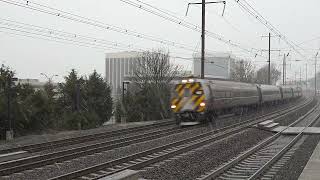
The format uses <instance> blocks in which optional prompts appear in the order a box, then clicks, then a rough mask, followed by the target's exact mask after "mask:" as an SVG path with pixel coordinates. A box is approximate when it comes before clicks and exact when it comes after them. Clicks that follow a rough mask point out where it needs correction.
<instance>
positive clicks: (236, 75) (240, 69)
mask: <svg viewBox="0 0 320 180" xmlns="http://www.w3.org/2000/svg"><path fill="white" fill-rule="evenodd" d="M253 78H254V66H253V65H252V63H251V62H250V61H244V60H240V61H237V62H235V65H234V66H233V68H232V69H231V79H232V80H234V81H240V82H248V83H251V82H253V81H254V79H253Z"/></svg>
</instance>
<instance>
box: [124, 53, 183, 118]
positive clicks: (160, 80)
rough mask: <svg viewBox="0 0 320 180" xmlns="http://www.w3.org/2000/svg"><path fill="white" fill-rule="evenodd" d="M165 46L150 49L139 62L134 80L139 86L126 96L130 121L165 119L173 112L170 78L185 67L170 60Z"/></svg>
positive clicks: (125, 112) (125, 106)
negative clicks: (163, 47)
mask: <svg viewBox="0 0 320 180" xmlns="http://www.w3.org/2000/svg"><path fill="white" fill-rule="evenodd" d="M169 57H170V56H169V53H168V52H165V51H163V50H157V51H147V52H144V53H142V54H141V57H140V58H139V60H138V61H137V62H136V64H135V71H134V75H133V77H132V83H133V84H134V86H135V87H136V88H135V90H134V91H131V92H128V93H127V95H126V96H125V99H123V100H122V102H124V103H123V105H122V108H121V109H122V110H123V111H124V113H123V114H126V116H127V118H128V121H132V120H135V121H139V120H140V121H141V120H142V121H145V120H151V119H154V120H156V119H162V118H167V117H169V116H170V82H171V81H172V80H173V79H174V78H175V77H176V76H177V75H178V73H179V71H180V70H181V68H180V67H179V66H176V65H172V64H170V62H169Z"/></svg>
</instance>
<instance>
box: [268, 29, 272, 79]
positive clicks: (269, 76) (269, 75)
mask: <svg viewBox="0 0 320 180" xmlns="http://www.w3.org/2000/svg"><path fill="white" fill-rule="evenodd" d="M270 56H271V34H270V33H269V60H268V62H269V68H268V84H271V73H270V72H271V70H270Z"/></svg>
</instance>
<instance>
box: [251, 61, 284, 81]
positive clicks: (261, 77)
mask: <svg viewBox="0 0 320 180" xmlns="http://www.w3.org/2000/svg"><path fill="white" fill-rule="evenodd" d="M268 69H269V68H268V65H265V66H263V67H262V68H260V69H259V70H258V71H257V76H256V83H259V84H267V83H268V71H269V70H268ZM270 72H271V77H270V81H271V84H276V82H277V81H278V80H279V79H280V77H281V72H280V71H279V70H278V69H277V68H276V65H275V64H271V66H270Z"/></svg>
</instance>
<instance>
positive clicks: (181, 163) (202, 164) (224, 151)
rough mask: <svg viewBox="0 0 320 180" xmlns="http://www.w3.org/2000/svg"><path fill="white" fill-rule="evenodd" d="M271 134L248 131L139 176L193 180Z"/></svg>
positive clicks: (187, 154) (158, 166) (160, 165)
mask: <svg viewBox="0 0 320 180" xmlns="http://www.w3.org/2000/svg"><path fill="white" fill-rule="evenodd" d="M272 134H273V133H270V132H265V131H261V130H257V129H249V130H246V131H243V132H240V133H237V134H234V135H233V136H231V137H229V138H227V139H223V140H220V141H217V142H214V143H212V144H210V145H207V146H204V147H201V148H199V149H197V150H195V151H192V152H190V153H186V154H185V155H183V156H182V157H181V158H178V159H173V160H172V161H170V162H167V163H164V164H161V163H160V164H158V165H156V166H155V167H154V168H152V169H147V170H146V171H145V172H142V173H141V175H142V176H143V178H146V179H157V180H171V179H172V180H180V179H181V180H185V179H195V178H197V177H199V176H201V175H203V174H205V173H206V172H208V171H210V170H212V169H214V168H215V167H218V166H219V165H221V164H222V163H224V162H227V161H228V160H229V159H231V158H232V157H235V156H237V155H239V154H240V153H241V152H243V151H245V150H247V149H249V148H250V147H253V146H254V145H255V144H257V143H258V142H260V141H262V140H263V139H265V138H267V137H269V136H271V135H272Z"/></svg>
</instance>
